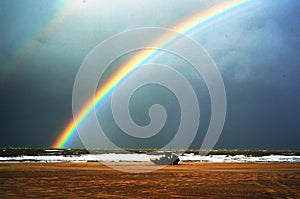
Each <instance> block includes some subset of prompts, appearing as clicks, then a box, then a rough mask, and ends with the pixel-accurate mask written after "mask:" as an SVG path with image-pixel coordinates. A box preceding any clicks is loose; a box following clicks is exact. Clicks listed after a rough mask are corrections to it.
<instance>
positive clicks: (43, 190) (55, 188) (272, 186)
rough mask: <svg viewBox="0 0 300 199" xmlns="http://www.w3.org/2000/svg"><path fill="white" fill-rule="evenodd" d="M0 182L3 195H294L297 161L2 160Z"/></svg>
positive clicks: (299, 179)
mask: <svg viewBox="0 0 300 199" xmlns="http://www.w3.org/2000/svg"><path fill="white" fill-rule="evenodd" d="M111 164H113V165H114V166H117V167H118V166H119V167H125V166H126V167H131V168H135V169H136V170H137V171H138V170H139V169H143V170H144V169H145V168H146V169H147V167H149V168H150V167H151V168H152V167H153V165H152V164H151V163H148V162H139V163H137V162H119V163H111ZM0 183H1V186H0V196H1V197H2V198H40V197H49V198H53V197H56V198H84V197H87V198H92V197H96V198H112V197H115V198H147V197H148V198H170V197H173V198H258V197H259V198H299V197H300V189H299V187H300V163H198V162H181V163H180V164H179V165H177V166H167V167H164V168H162V169H159V170H156V171H152V172H146V173H125V172H121V171H118V170H115V169H112V168H111V167H108V166H107V165H105V164H103V163H99V162H80V163H71V162H70V163H66V162H59V163H1V164H0Z"/></svg>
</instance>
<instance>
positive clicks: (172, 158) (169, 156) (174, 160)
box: [150, 152, 180, 165]
mask: <svg viewBox="0 0 300 199" xmlns="http://www.w3.org/2000/svg"><path fill="white" fill-rule="evenodd" d="M150 161H151V162H153V163H154V164H156V165H178V163H179V161H180V159H179V156H178V155H177V154H175V153H172V152H165V153H164V155H163V156H162V157H160V158H151V159H150Z"/></svg>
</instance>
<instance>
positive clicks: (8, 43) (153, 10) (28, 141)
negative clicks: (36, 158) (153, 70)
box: [0, 0, 300, 149]
mask: <svg viewBox="0 0 300 199" xmlns="http://www.w3.org/2000/svg"><path fill="white" fill-rule="evenodd" d="M214 2H218V1H214ZM214 2H212V1H205V2H203V4H200V3H199V1H189V2H186V1H177V2H176V3H174V2H173V1H164V2H161V1H156V2H154V3H153V2H151V4H149V3H147V2H144V1H143V2H140V1H139V3H137V2H136V1H125V2H118V3H117V2H116V1H110V2H104V1H101V6H100V7H96V6H94V7H95V8H99V9H100V8H101V9H102V10H101V12H93V13H90V14H89V15H88V14H87V8H88V7H89V6H91V5H92V4H91V3H92V2H90V1H88V0H87V1H86V2H84V3H83V2H81V3H82V4H80V8H79V11H77V12H76V11H75V13H73V14H72V15H70V16H67V17H65V18H63V17H61V18H57V21H56V22H55V23H53V24H54V25H53V26H52V28H50V29H48V30H47V31H41V30H44V29H43V28H44V27H45V24H46V23H48V22H49V20H51V19H53V17H55V13H57V11H58V10H59V9H61V6H63V5H64V4H63V3H62V2H61V1H41V2H38V3H37V2H35V1H26V3H25V2H23V3H21V2H17V1H1V2H0V27H1V30H2V33H1V38H0V44H1V45H0V53H1V54H0V72H1V74H0V78H1V79H0V83H1V85H0V110H1V114H0V119H1V129H0V130H1V132H0V146H34V147H35V146H39V147H42V146H51V144H52V143H53V141H54V140H55V139H56V138H57V136H58V135H59V134H60V132H61V130H62V129H63V128H64V127H65V125H66V124H67V123H68V122H69V121H70V119H71V116H72V107H71V105H72V88H73V83H74V80H75V76H76V72H77V70H78V69H79V67H80V64H81V62H82V61H83V59H84V58H85V57H86V55H87V54H88V53H89V51H90V50H91V49H92V48H93V47H94V46H96V45H97V44H98V43H99V42H101V41H103V40H104V39H106V38H107V37H109V36H111V35H113V34H116V33H119V32H121V31H124V30H128V29H131V28H136V27H143V26H156V27H167V28H168V27H173V25H174V24H176V23H178V22H180V21H181V20H182V19H183V18H186V17H188V16H190V15H192V14H193V13H196V12H197V11H199V10H202V9H205V7H207V6H209V5H210V4H213V3H214ZM257 2H258V3H257V4H255V5H254V6H252V7H249V8H247V9H245V10H242V11H241V12H239V13H237V14H235V15H233V16H227V17H224V18H222V20H219V21H218V22H215V23H213V24H210V25H209V26H206V27H205V28H203V29H199V30H198V32H197V33H195V34H194V35H193V36H192V38H193V39H195V40H196V41H198V42H199V43H200V44H201V45H202V46H203V47H204V48H205V49H206V50H207V52H208V53H209V55H210V56H211V57H212V58H213V60H214V61H215V62H216V64H217V66H218V68H219V70H220V71H221V74H222V76H223V79H224V83H225V87H226V91H227V100H228V109H227V110H228V111H227V117H226V123H225V126H224V131H223V133H222V135H221V137H220V140H219V142H218V144H217V147H218V148H259V149H262V148H277V149H279V148H280V149H281V148H284V149H287V148H291V149H299V147H300V146H299V142H297V141H298V140H299V139H300V137H299V133H298V132H299V125H298V120H299V118H300V117H299V116H300V115H299V111H300V105H299V101H300V91H299V85H300V78H299V76H300V68H299V63H300V57H299V46H300V37H299V35H300V21H299V20H298V19H299V12H298V11H299V8H300V2H299V1H297V0H275V1H257ZM140 4H144V5H143V7H142V9H141V5H140ZM92 7H93V6H92ZM125 8H126V9H125ZM127 8H128V9H127ZM34 36H37V37H34ZM30 38H31V40H30ZM27 41H31V45H28V46H26V45H24V44H26V42H27ZM24 47H25V50H26V53H24V54H21V55H22V56H21V57H18V56H17V57H16V55H17V54H18V52H19V50H20V49H23V50H24ZM26 47H27V49H26ZM16 58H18V61H17V62H16V63H17V65H16V66H14V68H15V70H14V71H13V70H11V71H10V69H12V66H11V65H10V64H11V63H14V62H12V60H13V59H16ZM161 60H163V61H164V62H165V63H166V64H173V65H175V68H180V67H181V66H180V64H184V63H181V62H179V61H178V62H177V61H176V63H174V62H175V61H174V60H175V59H173V58H168V57H165V58H161ZM176 64H177V65H176ZM7 71H10V73H9V74H10V75H9V76H8V75H4V74H8V73H7ZM182 72H183V73H184V74H185V75H186V76H187V77H188V79H189V80H190V81H191V82H192V83H193V87H194V88H196V90H197V95H198V98H200V99H201V100H200V101H201V103H200V107H201V106H202V107H203V106H204V108H203V109H202V111H204V112H201V113H202V115H201V117H202V118H203V120H202V122H203V123H201V130H200V131H199V135H198V137H197V139H196V141H195V142H194V143H193V145H192V146H193V147H199V146H200V142H198V140H201V139H202V138H203V132H204V131H205V130H206V128H207V126H208V123H209V117H210V111H209V110H208V108H209V100H208V99H207V98H209V96H208V93H207V90H205V88H204V87H205V86H204V83H203V80H201V79H200V78H199V77H197V75H195V73H194V71H193V70H190V71H188V70H183V71H182ZM202 91H204V92H202ZM159 92H161V91H160V90H159ZM203 93H205V94H203ZM166 99H168V97H166V98H162V99H161V101H162V103H165V104H167V101H166ZM139 103H140V102H138V101H137V104H139ZM149 103H150V102H149ZM175 105H176V103H174V104H167V106H169V108H171V110H169V111H170V112H172V110H177V109H176V108H172V107H173V106H175ZM135 113H136V115H137V116H141V117H142V116H143V114H141V113H140V112H139V111H135ZM175 115H176V114H174V117H175ZM172 116H173V115H172ZM135 117H136V116H135ZM135 119H136V120H137V121H138V122H140V123H144V122H147V117H146V118H145V119H144V120H143V119H140V118H135ZM175 119H176V118H175ZM177 119H178V118H177ZM173 122H174V121H173ZM170 124H171V121H170ZM175 126H176V125H175ZM166 128H167V127H166ZM168 128H169V127H168ZM167 130H168V131H171V130H170V129H167ZM167 139H169V137H168V138H167ZM74 143H75V144H73V146H81V145H80V141H79V139H78V138H77V139H76V141H75V142H74Z"/></svg>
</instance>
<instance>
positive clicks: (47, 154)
mask: <svg viewBox="0 0 300 199" xmlns="http://www.w3.org/2000/svg"><path fill="white" fill-rule="evenodd" d="M65 151H66V150H49V149H46V150H43V152H44V153H37V154H33V155H28V152H27V154H26V153H25V154H24V153H23V154H22V151H21V150H20V152H19V155H18V154H16V153H14V154H13V155H11V154H10V153H6V154H5V155H3V154H2V156H1V157H0V162H150V158H157V157H161V156H162V155H163V152H158V153H155V154H153V153H146V152H144V153H143V152H139V153H129V152H128V153H124V152H123V153H115V152H107V151H106V152H103V153H100V154H99V153H98V154H95V155H92V154H84V153H79V154H78V153H77V152H76V153H73V152H69V153H67V154H66V153H65ZM29 154H30V153H29ZM177 154H178V153H177ZM178 155H179V159H180V160H181V161H183V162H241V163H244V162H300V155H298V154H297V155H273V154H269V155H261V156H252V155H198V154H194V153H183V154H178Z"/></svg>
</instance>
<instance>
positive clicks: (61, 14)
mask: <svg viewBox="0 0 300 199" xmlns="http://www.w3.org/2000/svg"><path fill="white" fill-rule="evenodd" d="M80 3H81V2H80V1H71V2H67V1H65V2H60V6H59V9H57V10H56V11H55V12H54V14H53V15H51V16H49V17H48V18H49V20H46V22H45V23H43V24H41V26H39V27H36V29H35V31H34V32H33V33H32V34H31V35H30V37H28V38H26V39H25V40H24V41H23V43H21V44H20V45H19V47H18V49H17V50H16V52H15V55H14V57H13V58H12V59H11V60H10V61H9V62H8V63H7V64H6V65H5V66H3V67H2V69H1V73H0V79H1V81H2V82H4V81H5V80H6V79H8V78H9V77H10V76H11V75H12V74H13V73H14V71H15V70H16V69H17V67H18V66H20V65H21V64H22V63H23V60H24V58H26V57H27V56H28V55H29V54H30V53H31V52H33V50H34V49H35V48H37V47H38V43H39V42H38V39H39V38H41V37H44V36H47V35H51V33H53V32H54V31H55V30H56V27H58V26H59V25H60V24H61V23H62V22H63V21H64V20H65V19H66V18H67V17H69V16H70V15H72V14H73V13H74V12H75V11H76V10H77V9H79V8H80Z"/></svg>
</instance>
